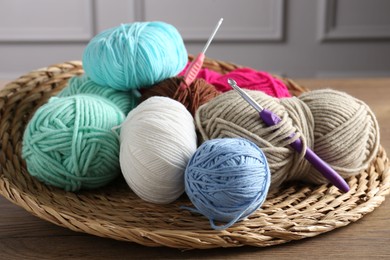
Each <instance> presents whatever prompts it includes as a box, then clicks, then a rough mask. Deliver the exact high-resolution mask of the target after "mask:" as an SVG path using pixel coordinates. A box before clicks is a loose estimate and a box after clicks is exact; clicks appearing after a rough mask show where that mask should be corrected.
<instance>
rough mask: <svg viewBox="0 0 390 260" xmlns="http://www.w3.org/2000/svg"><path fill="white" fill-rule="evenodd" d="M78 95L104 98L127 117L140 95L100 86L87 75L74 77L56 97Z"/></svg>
mask: <svg viewBox="0 0 390 260" xmlns="http://www.w3.org/2000/svg"><path fill="white" fill-rule="evenodd" d="M78 94H94V95H98V96H100V97H104V98H106V99H107V100H110V101H112V102H113V103H114V104H115V105H117V106H118V107H119V108H120V109H121V110H122V112H123V113H124V114H125V115H127V114H128V113H129V112H130V111H131V110H132V109H133V108H135V107H136V106H137V105H138V101H139V98H140V96H141V94H140V93H139V92H138V90H135V89H134V90H130V91H120V90H116V89H113V88H110V87H107V86H101V85H99V84H97V83H95V82H94V81H92V80H91V79H90V78H89V77H88V76H87V75H82V76H74V77H72V78H71V79H70V80H69V81H68V85H67V86H66V87H65V88H64V89H63V90H62V91H61V92H60V93H58V95H57V97H68V96H73V95H78Z"/></svg>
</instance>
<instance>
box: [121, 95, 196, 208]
mask: <svg viewBox="0 0 390 260" xmlns="http://www.w3.org/2000/svg"><path fill="white" fill-rule="evenodd" d="M120 141H121V145H120V166H121V169H122V174H123V176H124V178H125V180H126V182H127V184H128V185H129V186H130V188H131V189H132V190H133V191H134V192H135V193H136V194H137V195H138V196H139V197H140V198H141V199H143V200H145V201H148V202H152V203H157V204H168V203H170V202H172V201H174V200H176V199H177V198H178V197H179V196H180V195H181V194H182V193H183V192H184V171H185V168H186V166H187V163H188V161H189V159H190V157H191V156H192V155H193V154H194V153H195V151H196V149H197V136H196V132H195V124H194V119H193V117H192V116H191V114H190V113H189V112H188V111H187V109H186V108H185V107H184V105H182V104H181V103H179V102H178V101H176V100H173V99H170V98H167V97H151V98H149V99H147V100H145V101H144V102H142V103H141V104H139V105H138V106H137V107H136V108H135V109H133V110H132V111H130V113H129V114H128V116H127V118H126V120H125V121H124V122H123V124H122V127H121V134H120Z"/></svg>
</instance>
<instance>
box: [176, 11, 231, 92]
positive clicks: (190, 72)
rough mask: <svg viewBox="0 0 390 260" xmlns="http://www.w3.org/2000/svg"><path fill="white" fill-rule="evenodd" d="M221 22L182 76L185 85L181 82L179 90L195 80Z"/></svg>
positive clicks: (221, 20)
mask: <svg viewBox="0 0 390 260" xmlns="http://www.w3.org/2000/svg"><path fill="white" fill-rule="evenodd" d="M222 22H223V18H221V19H220V20H219V22H218V23H217V25H216V26H215V28H214V30H213V33H212V34H211V35H210V37H209V39H208V40H207V42H206V45H205V46H204V48H203V50H202V51H201V52H200V53H199V54H198V56H197V57H196V58H195V59H194V60H193V61H192V63H191V64H190V66H189V67H188V68H187V70H186V73H185V75H184V82H185V84H184V83H183V82H182V83H181V84H180V88H181V89H185V88H186V87H187V86H189V85H191V83H192V82H193V81H194V80H195V78H196V76H197V75H198V73H199V71H200V69H201V68H202V65H203V61H204V59H205V53H206V51H207V49H208V48H209V46H210V43H211V41H212V40H213V39H214V36H215V34H216V33H217V31H218V29H219V27H220V26H221V24H222Z"/></svg>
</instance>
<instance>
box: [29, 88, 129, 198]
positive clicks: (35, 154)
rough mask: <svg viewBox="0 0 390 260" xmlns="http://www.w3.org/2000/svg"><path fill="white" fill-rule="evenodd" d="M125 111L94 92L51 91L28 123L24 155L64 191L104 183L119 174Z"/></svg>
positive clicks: (33, 171)
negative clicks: (118, 130) (119, 128)
mask: <svg viewBox="0 0 390 260" xmlns="http://www.w3.org/2000/svg"><path fill="white" fill-rule="evenodd" d="M124 118H125V116H124V114H123V112H122V111H120V110H119V108H118V107H117V106H115V105H114V104H112V103H111V102H110V101H107V100H105V99H103V98H100V97H98V96H93V95H87V94H85V95H75V96H70V97H64V98H57V97H53V98H51V99H50V100H49V102H48V103H46V104H45V105H43V106H41V107H40V108H39V109H38V110H37V111H36V112H35V114H34V116H33V117H32V118H31V120H30V122H29V123H28V124H27V127H26V130H25V132H24V136H23V146H22V156H23V158H24V159H25V160H26V165H27V170H28V172H29V173H30V174H31V175H32V176H35V177H36V178H38V179H39V180H40V181H42V182H44V183H46V184H48V185H53V186H56V187H59V188H62V189H64V190H66V191H78V190H80V189H84V188H85V189H93V188H98V187H102V186H104V185H106V184H108V183H109V182H110V181H111V180H113V179H114V178H115V177H116V176H117V175H118V174H120V167H119V135H118V134H117V133H115V132H113V131H112V130H111V128H112V127H114V126H117V125H119V124H121V123H122V121H123V120H124Z"/></svg>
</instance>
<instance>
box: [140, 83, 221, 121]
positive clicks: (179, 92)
mask: <svg viewBox="0 0 390 260" xmlns="http://www.w3.org/2000/svg"><path fill="white" fill-rule="evenodd" d="M181 82H184V80H183V77H173V78H168V79H166V80H164V81H162V82H160V83H158V84H156V85H154V86H153V87H151V88H150V89H147V90H144V91H143V93H142V96H141V102H142V101H144V100H146V99H148V98H150V97H153V96H163V97H169V98H172V99H174V100H176V101H179V102H180V103H182V104H183V105H184V106H185V107H186V108H187V110H188V111H189V112H190V113H191V115H192V116H194V115H195V112H196V111H197V110H198V108H199V107H200V106H201V105H203V104H205V103H207V102H208V101H210V100H211V99H213V98H215V97H216V96H218V95H219V94H220V92H219V91H218V90H216V88H215V87H214V86H213V85H211V84H209V83H207V81H205V80H204V79H195V80H194V82H193V83H192V84H191V85H190V86H187V85H185V86H186V88H184V89H183V88H181V87H180V84H181ZM184 84H185V83H184Z"/></svg>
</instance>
